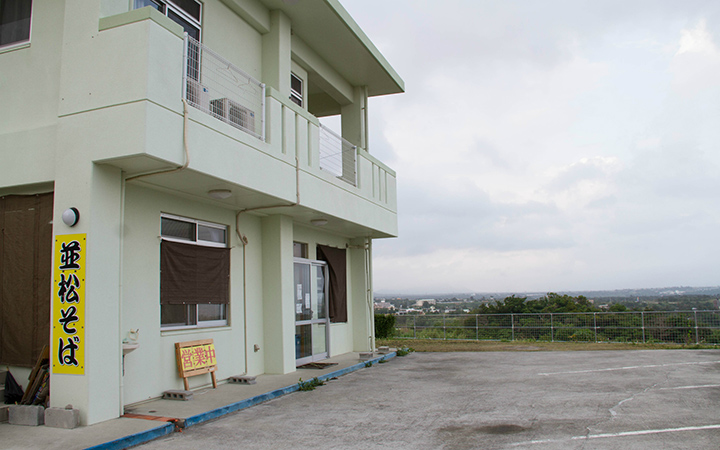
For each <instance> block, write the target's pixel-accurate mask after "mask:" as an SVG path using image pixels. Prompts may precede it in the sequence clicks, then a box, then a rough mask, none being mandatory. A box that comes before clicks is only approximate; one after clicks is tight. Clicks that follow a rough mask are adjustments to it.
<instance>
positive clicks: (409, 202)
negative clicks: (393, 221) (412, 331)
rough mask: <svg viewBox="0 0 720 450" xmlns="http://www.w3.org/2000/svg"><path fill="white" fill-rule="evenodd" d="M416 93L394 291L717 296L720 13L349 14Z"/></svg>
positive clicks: (408, 120)
mask: <svg viewBox="0 0 720 450" xmlns="http://www.w3.org/2000/svg"><path fill="white" fill-rule="evenodd" d="M343 4H344V5H345V6H346V7H347V9H348V10H349V12H350V13H351V14H352V15H353V16H354V17H355V18H356V20H357V21H358V22H359V24H360V25H361V26H362V27H363V29H364V30H365V31H366V32H367V34H368V35H369V37H370V38H371V39H372V40H373V41H374V42H375V43H376V44H377V46H378V47H379V48H380V50H381V51H382V52H383V53H384V54H385V56H386V57H387V58H388V60H389V61H390V62H391V63H392V64H393V65H394V67H395V68H396V69H397V70H398V72H399V73H400V74H401V76H403V78H404V79H405V81H406V87H407V93H406V94H402V95H399V96H389V97H381V98H377V99H372V100H371V103H370V108H371V117H372V118H371V127H372V128H371V151H372V152H373V153H374V154H375V155H377V156H378V157H379V158H380V159H382V160H383V161H385V162H387V163H388V164H390V165H391V167H393V168H394V169H396V170H397V172H398V201H399V224H400V234H401V235H400V238H398V239H394V240H386V241H378V242H377V243H376V247H375V260H374V269H375V288H376V289H379V290H385V291H414V292H421V291H432V292H438V291H461V290H468V291H492V290H497V291H512V290H515V291H520V290H541V291H542V290H563V289H615V288H622V287H649V286H661V285H670V284H686V285H688V284H696V285H701V284H706V285H709V284H717V278H716V271H715V270H713V267H714V259H713V258H714V256H713V255H711V253H712V252H711V251H709V250H708V249H709V248H713V246H714V248H717V244H720V237H718V236H720V233H717V230H718V228H719V226H720V196H718V195H717V194H716V193H717V192H719V191H720V176H718V173H720V172H719V171H720V148H719V147H720V127H718V126H717V123H718V120H719V119H720V117H718V116H720V107H719V106H718V105H720V82H719V81H718V80H720V77H719V75H720V51H719V50H718V48H717V46H716V45H715V36H716V35H717V34H718V33H720V3H717V2H715V1H711V0H708V1H702V0H697V1H688V2H675V1H670V0H667V1H662V0H657V1H655V0H653V1H642V0H638V1H633V2H626V1H619V0H618V1H609V0H608V1H603V2H589V1H584V2H574V1H573V2H567V1H559V0H558V1H547V2H535V1H531V0H508V1H503V2H496V1H482V0H480V1H470V0H466V1H461V0H453V1H448V2H434V1H429V0H426V1H418V0H416V1H412V2H411V1H410V0H395V1H392V2H388V1H386V0H343Z"/></svg>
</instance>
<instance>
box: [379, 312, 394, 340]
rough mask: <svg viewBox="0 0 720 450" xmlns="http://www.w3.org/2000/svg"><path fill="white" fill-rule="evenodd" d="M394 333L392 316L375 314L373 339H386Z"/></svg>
mask: <svg viewBox="0 0 720 450" xmlns="http://www.w3.org/2000/svg"><path fill="white" fill-rule="evenodd" d="M394 333H395V316H393V315H392V314H375V337H376V338H377V339H387V338H390V337H392V335H393V334H394Z"/></svg>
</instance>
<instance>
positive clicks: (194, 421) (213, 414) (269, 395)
mask: <svg viewBox="0 0 720 450" xmlns="http://www.w3.org/2000/svg"><path fill="white" fill-rule="evenodd" d="M395 356H396V353H395V352H392V353H388V354H387V355H384V356H381V357H379V358H374V359H370V360H368V361H367V362H369V363H371V364H373V365H374V364H378V363H379V362H380V361H385V360H388V359H391V358H394V357H395ZM365 364H366V363H365V362H362V363H358V364H354V365H352V366H349V367H345V368H344V369H340V370H336V371H334V372H330V373H326V374H325V375H320V376H318V377H313V378H317V379H319V380H321V381H326V380H329V379H330V378H337V377H340V376H343V375H345V374H348V373H350V372H355V371H356V370H360V369H363V368H365ZM298 389H299V386H298V385H297V383H296V384H293V385H291V386H286V387H284V388H280V389H275V390H274V391H270V392H266V393H265V394H261V395H257V396H255V397H251V398H248V399H245V400H242V401H239V402H236V403H231V404H229V405H227V406H223V407H221V408H217V409H213V410H211V411H207V412H204V413H202V414H197V415H195V416H191V417H188V418H187V419H185V421H184V424H182V427H183V428H188V427H191V426H194V425H198V424H201V423H203V422H207V421H208V420H212V419H217V418H218V417H221V416H224V415H226V414H230V413H232V412H235V411H240V410H241V409H245V408H249V407H251V406H254V405H257V404H258V403H263V402H266V401H268V400H272V399H274V398H277V397H280V396H282V395H285V394H289V393H291V392H295V391H297V390H298Z"/></svg>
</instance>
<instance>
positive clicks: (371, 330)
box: [345, 238, 375, 351]
mask: <svg viewBox="0 0 720 450" xmlns="http://www.w3.org/2000/svg"><path fill="white" fill-rule="evenodd" d="M371 247H372V239H370V238H365V243H364V244H363V245H350V244H346V245H345V248H348V249H356V250H365V261H364V265H365V285H366V286H365V303H366V304H367V307H368V320H367V333H368V348H369V351H373V349H374V348H375V346H374V345H373V343H374V342H375V327H374V326H373V324H374V323H375V319H374V312H375V311H374V309H373V299H372V282H371V278H370V272H371V261H372V258H371V255H370V250H371Z"/></svg>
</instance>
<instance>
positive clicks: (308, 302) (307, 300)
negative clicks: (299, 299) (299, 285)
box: [305, 293, 310, 309]
mask: <svg viewBox="0 0 720 450" xmlns="http://www.w3.org/2000/svg"><path fill="white" fill-rule="evenodd" d="M305 309H310V293H307V294H305Z"/></svg>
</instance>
